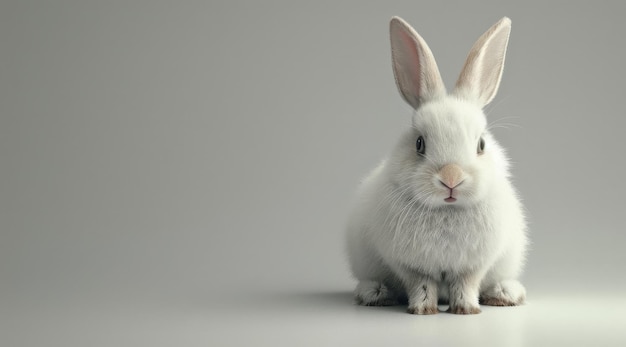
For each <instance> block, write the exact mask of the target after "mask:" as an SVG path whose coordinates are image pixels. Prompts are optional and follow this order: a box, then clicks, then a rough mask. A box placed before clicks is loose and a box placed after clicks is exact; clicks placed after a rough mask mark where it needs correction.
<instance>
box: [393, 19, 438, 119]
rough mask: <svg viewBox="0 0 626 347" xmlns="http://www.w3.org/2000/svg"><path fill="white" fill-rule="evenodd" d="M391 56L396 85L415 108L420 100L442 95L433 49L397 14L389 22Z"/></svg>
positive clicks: (421, 101)
mask: <svg viewBox="0 0 626 347" xmlns="http://www.w3.org/2000/svg"><path fill="white" fill-rule="evenodd" d="M389 33H390V35H391V59H392V61H393V74H394V76H395V78H396V85H397V86H398V90H399V91H400V94H402V97H403V98H404V100H406V102H408V103H409V104H410V105H411V106H413V108H414V109H417V108H418V107H419V106H420V104H422V103H423V102H425V101H427V100H430V99H433V98H436V97H438V96H442V95H445V93H446V89H445V86H444V84H443V81H442V80H441V75H440V74H439V69H438V68H437V63H436V62H435V58H434V57H433V53H432V52H431V51H430V48H428V45H427V44H426V42H425V41H424V39H422V37H421V36H419V34H418V33H417V32H415V30H413V28H411V26H410V25H409V24H407V23H406V22H405V21H404V20H403V19H402V18H400V17H393V18H392V19H391V22H390V23H389Z"/></svg>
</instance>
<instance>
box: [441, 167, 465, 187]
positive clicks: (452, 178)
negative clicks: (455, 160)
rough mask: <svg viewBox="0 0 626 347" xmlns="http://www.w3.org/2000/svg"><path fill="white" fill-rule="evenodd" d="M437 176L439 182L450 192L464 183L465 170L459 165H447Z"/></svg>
mask: <svg viewBox="0 0 626 347" xmlns="http://www.w3.org/2000/svg"><path fill="white" fill-rule="evenodd" d="M437 174H438V176H439V182H441V184H443V185H444V186H446V187H447V188H448V189H450V190H452V189H454V188H456V187H458V186H459V185H460V184H461V183H463V170H462V169H461V167H460V166H458V165H455V164H448V165H445V166H444V167H442V168H441V170H439V172H438V173H437Z"/></svg>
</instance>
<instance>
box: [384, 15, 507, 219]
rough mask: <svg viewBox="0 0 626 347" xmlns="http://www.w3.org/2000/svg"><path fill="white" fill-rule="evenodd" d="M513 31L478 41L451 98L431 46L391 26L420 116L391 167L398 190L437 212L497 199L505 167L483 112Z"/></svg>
mask: <svg viewBox="0 0 626 347" xmlns="http://www.w3.org/2000/svg"><path fill="white" fill-rule="evenodd" d="M510 30H511V21H510V20H509V19H508V18H506V17H505V18H503V19H501V20H500V21H499V22H498V23H496V24H495V25H493V26H492V27H491V28H490V29H489V30H488V31H487V32H486V33H485V34H483V35H482V36H481V37H480V38H479V39H478V41H477V42H476V43H475V44H474V46H473V47H472V49H471V51H470V53H469V55H468V57H467V60H466V62H465V65H464V67H463V70H462V71H461V74H460V77H459V79H458V80H457V83H456V86H455V88H454V90H453V91H452V92H451V93H449V94H448V93H447V92H446V89H445V87H444V85H443V82H442V79H441V75H440V74H439V70H438V68H437V63H436V62H435V59H434V57H433V54H432V52H431V51H430V49H429V48H428V46H427V45H426V42H425V41H424V40H423V39H422V38H421V37H420V36H419V35H418V34H417V32H415V31H414V30H413V28H411V26H409V25H408V24H407V23H406V22H405V21H403V20H402V19H400V18H398V17H394V18H393V19H392V20H391V23H390V33H391V51H392V60H393V71H394V75H395V79H396V84H397V86H398V90H399V91H400V94H401V95H402V97H403V98H404V100H405V101H406V102H407V103H408V104H409V105H411V106H412V107H413V108H414V109H415V114H414V116H413V122H412V127H411V128H410V129H409V130H408V131H406V132H405V133H404V135H403V137H402V139H401V141H400V142H399V144H398V146H397V147H396V148H395V150H394V152H393V154H392V156H391V157H390V158H389V160H388V162H387V165H388V167H389V169H390V174H391V176H392V177H391V182H393V185H394V188H393V189H396V190H397V191H398V192H403V193H406V194H410V196H411V199H416V200H419V201H421V202H422V203H424V204H427V205H430V206H433V207H436V206H447V207H462V206H468V205H472V204H476V203H477V202H480V201H484V200H485V199H487V198H488V195H489V194H490V193H492V192H497V190H498V184H499V182H502V181H503V180H504V179H505V178H506V177H507V176H508V162H507V159H506V156H505V154H504V151H503V150H502V149H501V147H500V146H499V145H498V143H497V142H496V141H495V139H494V138H493V137H492V136H491V134H490V133H489V129H488V128H487V121H486V117H485V114H484V113H483V110H482V109H483V107H484V106H485V105H487V104H488V103H489V102H490V101H491V100H492V99H493V98H494V96H495V94H496V92H497V90H498V85H499V84H500V78H501V75H502V69H503V66H504V57H505V53H506V48H507V44H508V39H509V33H510Z"/></svg>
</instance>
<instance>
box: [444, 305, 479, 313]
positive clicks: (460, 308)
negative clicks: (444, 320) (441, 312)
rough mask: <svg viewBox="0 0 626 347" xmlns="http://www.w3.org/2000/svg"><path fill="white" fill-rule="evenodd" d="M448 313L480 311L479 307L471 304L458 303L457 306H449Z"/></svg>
mask: <svg viewBox="0 0 626 347" xmlns="http://www.w3.org/2000/svg"><path fill="white" fill-rule="evenodd" d="M446 312H449V313H454V314H478V313H480V312H481V311H480V307H478V306H472V305H458V306H450V308H448V311H446Z"/></svg>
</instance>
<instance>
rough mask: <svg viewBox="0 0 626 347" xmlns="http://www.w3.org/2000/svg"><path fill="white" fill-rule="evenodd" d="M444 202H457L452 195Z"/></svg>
mask: <svg viewBox="0 0 626 347" xmlns="http://www.w3.org/2000/svg"><path fill="white" fill-rule="evenodd" d="M443 201H445V202H447V203H453V202H455V201H456V198H453V197H452V195H450V196H449V197H447V198H445V199H443Z"/></svg>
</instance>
